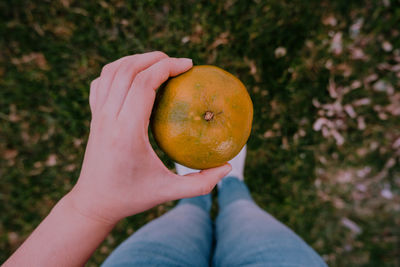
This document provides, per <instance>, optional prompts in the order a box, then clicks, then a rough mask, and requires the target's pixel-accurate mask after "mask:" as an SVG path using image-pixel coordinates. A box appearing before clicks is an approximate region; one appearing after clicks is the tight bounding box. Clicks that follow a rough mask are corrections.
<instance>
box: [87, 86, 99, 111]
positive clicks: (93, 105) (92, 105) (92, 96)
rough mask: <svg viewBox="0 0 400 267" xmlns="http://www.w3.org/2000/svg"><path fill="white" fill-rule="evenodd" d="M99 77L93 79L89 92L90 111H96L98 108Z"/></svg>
mask: <svg viewBox="0 0 400 267" xmlns="http://www.w3.org/2000/svg"><path fill="white" fill-rule="evenodd" d="M99 80H100V79H99V78H96V79H94V80H93V81H92V83H91V84H90V93H89V106H90V111H91V112H92V114H93V112H94V110H95V108H96V97H97V92H98V87H99Z"/></svg>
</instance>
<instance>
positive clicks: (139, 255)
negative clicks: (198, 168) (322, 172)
mask: <svg viewBox="0 0 400 267" xmlns="http://www.w3.org/2000/svg"><path fill="white" fill-rule="evenodd" d="M210 208H211V196H210V195H205V196H200V197H196V198H190V199H183V200H181V201H180V202H179V204H178V205H177V206H176V207H175V208H173V209H172V210H171V211H169V212H167V213H166V214H164V215H163V216H161V217H159V218H157V219H155V220H153V221H151V222H150V223H148V224H146V225H145V226H143V227H142V228H140V229H139V230H138V231H137V232H135V233H134V234H133V235H131V236H130V237H129V238H128V239H127V240H125V241H124V242H123V243H122V244H120V245H119V246H118V247H117V248H116V249H115V250H114V251H113V252H112V253H111V255H110V256H109V257H108V258H107V259H106V260H105V262H104V263H103V266H209V264H210V257H211V255H210V254H211V249H212V236H213V228H212V222H211V219H210V216H209V210H210Z"/></svg>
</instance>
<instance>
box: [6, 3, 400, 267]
mask: <svg viewBox="0 0 400 267" xmlns="http://www.w3.org/2000/svg"><path fill="white" fill-rule="evenodd" d="M178 2H181V3H178ZM0 15H1V16H0V34H1V36H2V38H1V39H0V159H1V161H0V176H1V179H0V202H1V204H0V212H1V216H0V262H3V261H4V260H5V259H6V258H7V257H8V256H9V255H10V254H11V253H12V251H13V250H15V249H16V248H17V247H18V245H19V244H20V243H21V242H23V240H24V238H26V237H27V235H29V233H30V232H31V231H32V230H33V229H34V228H35V227H36V226H37V225H38V223H39V222H40V221H41V220H42V219H43V217H44V216H46V214H47V213H48V212H49V211H50V209H51V208H52V206H53V205H54V204H55V203H56V202H57V200H59V199H60V198H61V196H63V195H64V194H65V193H66V192H68V190H70V189H71V187H72V186H73V184H74V183H75V181H76V179H77V177H78V175H79V169H80V164H81V162H82V157H83V153H84V149H85V144H86V139H87V135H88V126H89V121H90V110H89V105H88V94H89V90H88V88H89V84H90V81H91V80H93V79H94V78H95V77H96V76H97V75H98V74H99V72H100V70H101V67H102V66H103V65H104V64H106V63H107V62H110V61H113V60H116V59H118V58H119V57H122V56H125V55H128V54H134V53H141V52H145V51H151V50H161V51H164V52H166V53H167V54H169V55H170V56H177V57H190V58H192V59H193V60H194V63H195V64H196V65H200V64H212V65H216V66H219V67H222V68H224V69H226V70H228V71H230V72H232V73H233V74H235V75H236V76H237V77H239V78H240V79H241V80H242V81H243V82H244V84H245V85H246V86H247V88H248V90H249V93H250V95H251V97H252V100H253V102H254V123H253V129H252V134H251V137H250V139H249V142H248V158H247V165H246V173H245V174H246V175H245V176H246V183H247V184H248V186H249V188H250V189H251V192H252V194H253V197H254V199H255V201H256V202H257V203H258V204H259V205H260V206H261V207H262V208H264V209H266V210H267V211H268V212H270V213H271V214H272V215H274V216H275V217H276V218H278V219H279V220H281V221H282V222H284V223H285V224H287V225H288V226H289V227H290V228H292V229H293V230H294V231H295V232H297V233H298V234H299V235H300V236H301V237H302V238H303V239H305V240H306V241H307V242H308V243H309V244H310V245H311V246H313V247H314V248H315V249H316V250H317V251H318V252H319V253H320V254H321V255H322V256H323V257H324V259H325V260H326V261H327V262H328V264H329V265H331V266H399V264H400V262H399V258H400V253H399V242H400V238H399V236H400V233H399V230H398V229H399V228H398V227H396V225H397V226H398V225H399V224H400V216H399V205H400V197H399V188H400V180H399V179H400V164H399V156H400V139H399V137H400V128H399V115H400V111H399V106H400V95H399V87H400V84H399V78H400V67H399V66H400V50H399V48H400V38H399V34H400V32H399V30H398V23H399V20H400V8H399V5H398V2H397V1H395V0H384V1H373V0H368V1H360V2H357V1H352V2H349V1H344V0H338V1H299V0H294V1H288V0H287V1H286V0H283V1H277V0H271V1H234V0H228V1H194V0H191V1H185V2H184V1H132V3H130V4H128V3H125V2H124V1H100V2H98V1H73V0H62V1H49V2H46V3H44V2H43V1H22V0H17V1H3V2H0ZM157 152H158V153H159V155H160V157H161V158H162V159H163V160H164V161H165V163H166V164H167V166H169V167H172V166H173V165H172V162H171V161H170V160H168V159H167V158H166V157H165V156H164V155H163V154H162V152H160V151H159V150H158V149H157ZM173 205H174V203H166V204H164V205H161V206H159V207H156V208H153V209H151V210H149V211H147V212H144V213H142V214H138V215H136V216H133V217H130V218H127V219H125V220H123V221H122V222H120V223H119V224H118V225H117V227H116V228H115V230H114V231H113V232H112V234H111V235H110V236H109V237H108V238H107V239H106V240H105V241H104V242H103V244H102V245H101V246H100V247H99V249H98V250H97V251H96V252H95V254H94V255H93V257H92V258H91V259H90V261H89V263H88V266H96V265H99V264H100V263H101V262H102V261H103V260H104V259H105V257H106V256H107V255H108V254H109V253H110V252H111V251H112V249H113V248H114V247H115V246H117V245H118V244H119V243H120V242H121V241H123V240H124V239H125V238H126V237H127V236H128V235H129V234H131V233H133V232H134V231H135V230H137V229H138V228H140V227H141V226H142V225H144V224H145V223H147V222H148V221H150V220H152V219H154V218H156V217H158V216H160V215H161V214H163V213H164V212H166V211H168V210H169V209H171V208H172V207H173Z"/></svg>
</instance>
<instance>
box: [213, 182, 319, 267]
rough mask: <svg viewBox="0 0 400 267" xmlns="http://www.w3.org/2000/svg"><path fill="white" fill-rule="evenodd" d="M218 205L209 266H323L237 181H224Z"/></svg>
mask: <svg viewBox="0 0 400 267" xmlns="http://www.w3.org/2000/svg"><path fill="white" fill-rule="evenodd" d="M218 202H219V206H220V213H219V215H218V217H217V221H216V249H215V253H214V257H213V266H274V267H277V266H307V267H311V266H327V265H326V264H325V262H324V261H323V260H322V259H321V257H320V256H319V255H318V254H317V253H316V252H315V251H314V250H313V249H312V248H311V247H309V246H308V245H307V244H306V243H305V242H304V241H303V240H302V239H301V238H300V237H299V236H297V235H296V234H295V233H294V232H293V231H292V230H290V229H289V228H288V227H286V226H285V225H283V224H282V223H280V222H279V221H277V220H276V219H275V218H274V217H272V216H271V215H269V214H268V213H267V212H265V211H264V210H262V209H261V208H259V207H258V206H257V205H256V204H255V203H254V201H253V200H252V199H251V197H250V194H249V190H248V189H247V186H246V185H245V184H244V183H243V182H242V181H240V180H239V179H236V178H234V177H228V178H224V180H223V181H222V186H221V187H220V189H219V192H218Z"/></svg>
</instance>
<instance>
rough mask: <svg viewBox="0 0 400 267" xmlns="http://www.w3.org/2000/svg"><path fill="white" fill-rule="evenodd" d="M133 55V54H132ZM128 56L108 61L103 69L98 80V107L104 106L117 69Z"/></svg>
mask: <svg viewBox="0 0 400 267" xmlns="http://www.w3.org/2000/svg"><path fill="white" fill-rule="evenodd" d="M131 57H132V56H131ZM126 58H127V57H123V58H120V59H118V60H116V61H114V62H111V63H108V64H107V65H105V66H104V67H103V69H102V70H101V74H100V77H99V78H98V79H99V82H98V86H97V88H96V98H95V101H94V102H95V103H96V104H95V106H96V109H98V108H99V107H101V106H103V104H104V102H105V101H106V98H107V95H108V92H109V89H110V86H111V83H112V81H113V79H114V75H115V72H116V71H117V69H118V67H119V65H120V64H121V63H122V61H123V60H125V59H126Z"/></svg>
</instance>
